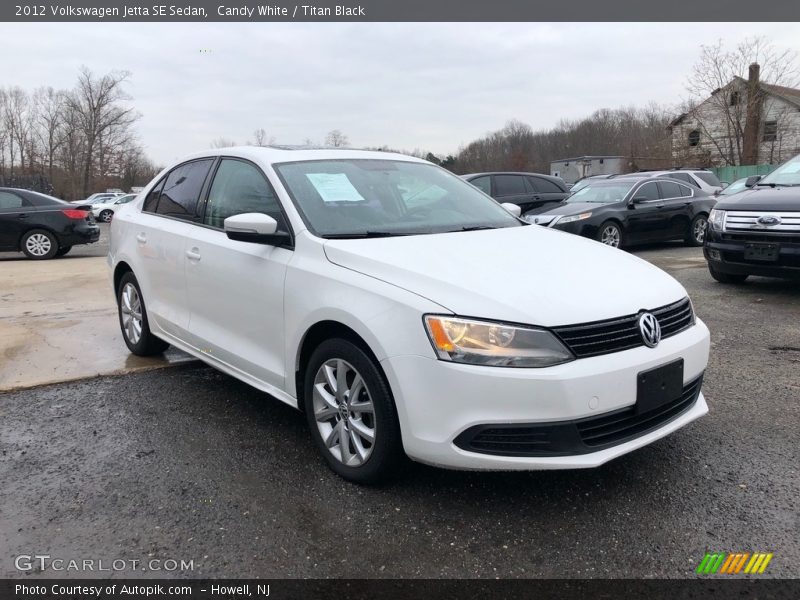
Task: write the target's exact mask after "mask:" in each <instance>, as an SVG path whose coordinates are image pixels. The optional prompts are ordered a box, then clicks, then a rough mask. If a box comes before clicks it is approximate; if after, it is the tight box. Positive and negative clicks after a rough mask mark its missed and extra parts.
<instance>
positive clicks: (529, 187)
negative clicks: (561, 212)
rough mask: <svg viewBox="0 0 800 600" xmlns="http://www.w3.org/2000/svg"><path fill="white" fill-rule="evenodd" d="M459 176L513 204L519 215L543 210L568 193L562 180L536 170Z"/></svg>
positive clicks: (496, 197) (499, 199) (495, 197)
mask: <svg viewBox="0 0 800 600" xmlns="http://www.w3.org/2000/svg"><path fill="white" fill-rule="evenodd" d="M461 177H462V178H463V179H465V180H467V181H469V182H470V183H471V184H472V185H474V186H475V187H476V188H478V189H479V190H481V191H483V192H485V193H487V194H489V195H490V196H491V197H492V198H494V199H495V200H497V201H498V202H501V203H503V202H508V203H510V204H516V205H517V206H519V207H520V209H521V211H522V214H523V215H524V214H526V213H531V212H540V211H541V210H545V209H546V207H547V206H550V205H555V204H557V203H559V202H561V201H562V200H563V199H564V198H566V197H567V196H569V190H568V189H567V185H566V184H565V183H564V180H563V179H561V178H560V177H553V176H551V175H542V174H540V173H511V172H497V173H471V174H469V175H462V176H461Z"/></svg>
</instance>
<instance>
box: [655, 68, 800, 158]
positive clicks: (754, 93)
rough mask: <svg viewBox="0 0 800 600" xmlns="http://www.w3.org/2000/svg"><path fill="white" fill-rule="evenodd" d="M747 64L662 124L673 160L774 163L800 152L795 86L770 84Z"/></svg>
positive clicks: (798, 103)
mask: <svg viewBox="0 0 800 600" xmlns="http://www.w3.org/2000/svg"><path fill="white" fill-rule="evenodd" d="M759 75H760V67H759V66H758V65H757V64H752V65H750V71H749V75H748V78H747V79H744V78H742V77H735V78H734V79H733V81H731V82H730V83H728V84H727V85H726V86H724V87H722V88H719V89H717V90H715V91H714V92H713V93H712V94H711V96H710V97H709V98H707V99H705V100H704V101H702V102H699V103H698V104H696V105H695V106H694V107H692V108H691V109H690V110H688V111H687V112H685V113H683V114H681V115H679V116H678V117H676V118H675V119H674V120H673V121H672V122H671V123H670V124H669V127H668V128H667V131H668V132H669V133H670V135H671V136H672V159H673V163H674V164H675V165H678V166H681V165H683V166H696V167H714V166H727V165H757V164H777V163H781V162H783V161H785V160H788V159H789V158H791V157H792V156H795V155H796V154H800V89H795V88H790V87H784V86H779V85H771V84H768V83H763V82H761V81H760V79H759Z"/></svg>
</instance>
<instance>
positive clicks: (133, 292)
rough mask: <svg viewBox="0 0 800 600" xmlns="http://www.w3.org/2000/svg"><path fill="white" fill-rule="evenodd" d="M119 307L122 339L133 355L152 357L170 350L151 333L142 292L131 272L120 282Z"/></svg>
mask: <svg viewBox="0 0 800 600" xmlns="http://www.w3.org/2000/svg"><path fill="white" fill-rule="evenodd" d="M117 307H118V309H119V326H120V329H122V339H124V340H125V345H126V346H128V350H130V351H131V352H132V353H133V354H136V355H137V356H152V355H154V354H160V353H162V352H164V350H166V349H167V348H169V344H168V343H167V342H165V341H164V340H162V339H160V338H157V337H156V336H154V335H153V334H152V333H151V332H150V325H149V323H148V321H147V310H146V308H145V305H144V298H143V297H142V290H141V289H139V282H138V281H136V277H134V275H133V273H131V272H130V271H129V272H127V273H125V275H123V276H122V279H121V280H120V282H119V289H118V290H117Z"/></svg>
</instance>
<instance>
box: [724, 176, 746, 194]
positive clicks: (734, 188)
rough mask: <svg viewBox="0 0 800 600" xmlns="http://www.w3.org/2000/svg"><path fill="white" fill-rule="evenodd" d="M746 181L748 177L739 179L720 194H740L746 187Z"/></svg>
mask: <svg viewBox="0 0 800 600" xmlns="http://www.w3.org/2000/svg"><path fill="white" fill-rule="evenodd" d="M745 181H747V177H744V178H742V179H737V180H736V181H734V182H733V183H732V184H730V185H729V186H728V187H726V188H725V189H724V190H722V192H720V194H721V195H723V196H731V195H732V194H738V193H739V192H741V191H742V190H744V189H745V185H744V183H745Z"/></svg>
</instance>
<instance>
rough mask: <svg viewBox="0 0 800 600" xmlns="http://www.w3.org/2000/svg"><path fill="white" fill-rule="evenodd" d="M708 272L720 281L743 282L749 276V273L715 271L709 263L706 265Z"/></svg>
mask: <svg viewBox="0 0 800 600" xmlns="http://www.w3.org/2000/svg"><path fill="white" fill-rule="evenodd" d="M708 272H709V273H711V276H712V277H713V278H714V279H716V280H717V281H719V282H720V283H744V281H745V279H747V278H748V277H749V275H741V274H734V273H722V272H720V271H717V270H716V269H715V268H714V267H712V266H711V265H708Z"/></svg>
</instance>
